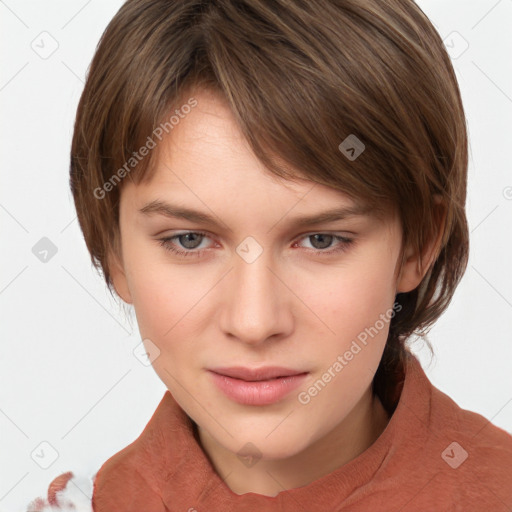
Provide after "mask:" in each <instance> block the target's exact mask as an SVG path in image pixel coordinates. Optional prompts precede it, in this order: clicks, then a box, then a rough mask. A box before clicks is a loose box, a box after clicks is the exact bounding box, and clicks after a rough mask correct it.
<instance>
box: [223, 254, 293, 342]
mask: <svg viewBox="0 0 512 512" xmlns="http://www.w3.org/2000/svg"><path fill="white" fill-rule="evenodd" d="M233 261H234V263H233V265H234V268H233V270H232V271H231V272H230V273H229V276H227V279H226V280H225V288H224V290H223V292H224V293H225V300H224V301H223V302H222V304H223V308H224V310H223V311H222V313H221V328H222V329H223V332H224V333H225V334H226V335H228V336H230V337H232V338H233V337H234V338H236V339H237V340H239V341H241V342H243V343H246V344H248V345H260V344H263V343H264V342H265V341H266V340H268V339H269V338H272V340H274V341H275V340H277V339H279V338H282V337H286V336H288V335H289V334H290V333H291V332H292V330H293V314H292V307H291V306H292V304H291V300H292V297H293V294H292V293H291V292H290V291H289V290H288V288H287V286H286V285H285V284H283V281H284V282H285V283H286V279H285V277H286V276H281V275H280V272H279V270H277V269H275V265H273V264H272V261H271V257H270V251H267V250H263V252H262V254H261V255H260V256H259V257H258V258H257V259H256V260H255V261H253V262H251V263H249V262H247V261H245V260H244V259H243V258H241V257H239V256H238V254H235V255H234V258H233Z"/></svg>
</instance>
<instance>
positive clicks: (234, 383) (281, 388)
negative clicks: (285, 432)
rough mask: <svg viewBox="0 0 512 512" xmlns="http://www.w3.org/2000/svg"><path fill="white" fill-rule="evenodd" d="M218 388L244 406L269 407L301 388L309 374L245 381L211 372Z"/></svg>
mask: <svg viewBox="0 0 512 512" xmlns="http://www.w3.org/2000/svg"><path fill="white" fill-rule="evenodd" d="M210 373H211V375H212V377H213V381H214V382H215V384H216V385H217V387H218V388H219V389H220V390H221V391H222V392H223V393H224V394H225V395H226V396H227V397H228V398H231V399H232V400H234V401H235V402H238V403H239V404H244V405H269V404H273V403H275V402H278V401H279V400H282V399H283V398H284V397H285V396H286V395H288V393H290V392H291V391H293V390H294V389H295V388H297V387H298V386H300V385H301V384H302V383H303V382H304V380H305V378H306V377H307V375H308V374H307V373H301V374H299V375H290V376H289V377H278V378H277V379H270V380H261V381H245V380H241V379H234V378H233V377H227V376H226V375H220V374H218V373H215V372H210Z"/></svg>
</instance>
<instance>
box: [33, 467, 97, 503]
mask: <svg viewBox="0 0 512 512" xmlns="http://www.w3.org/2000/svg"><path fill="white" fill-rule="evenodd" d="M95 476H96V475H93V477H92V478H89V477H85V476H77V475H75V474H74V473H73V472H71V471H67V472H66V473H62V474H60V475H59V476H57V477H56V478H54V479H53V480H52V481H51V483H50V485H49V486H48V492H47V496H46V498H42V497H38V498H36V499H34V500H32V501H31V502H30V503H29V505H28V508H27V511H26V512H57V511H62V512H93V509H92V502H91V492H92V487H93V482H94V478H95Z"/></svg>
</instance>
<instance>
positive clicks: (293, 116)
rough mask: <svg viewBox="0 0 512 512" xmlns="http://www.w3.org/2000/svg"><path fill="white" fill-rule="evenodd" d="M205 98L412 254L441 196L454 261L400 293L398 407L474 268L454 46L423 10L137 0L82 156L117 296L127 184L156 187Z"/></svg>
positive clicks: (93, 238) (75, 154)
mask: <svg viewBox="0 0 512 512" xmlns="http://www.w3.org/2000/svg"><path fill="white" fill-rule="evenodd" d="M199 86H202V87H208V88H209V89H211V90H214V91H216V92H218V93H219V94H221V95H222V96H223V97H224V98H225V99H226V101H227V102H228V104H229V106H230V108H231V110H232V113H233V115H234V117H235V119H236V121H237V122H238V124H239V127H240V129H241V130H242V132H243V134H244V135H245V137H246V138H247V141H248V142H249V144H250V146H251V148H252V149H253V151H254V153H255V155H256V156H257V157H258V158H259V159H260V160H261V161H262V162H263V163H264V164H265V165H266V167H268V169H269V170H270V171H271V172H273V173H275V174H276V175H278V176H281V177H283V178H286V179H293V178H294V176H299V175H300V177H302V178H307V179H310V180H312V181H315V182H317V183H321V184H324V185H327V186H330V187H334V188H337V189H340V190H342V191H343V192H344V193H346V194H347V195H349V196H350V197H352V198H354V199H355V200H357V201H358V202H362V203H364V204H366V205H368V206H369V207H371V208H372V209H373V211H374V212H375V213H376V214H379V215H380V214H382V215H384V214H385V212H390V211H392V210H393V211H396V212H398V213H399V216H400V219H401V224H402V231H403V240H402V251H403V250H404V249H405V246H406V245H408V244H410V245H412V246H413V247H414V248H416V249H417V250H422V248H423V247H424V246H425V244H426V243H427V242H428V241H429V240H431V238H432V237H433V236H434V235H435V231H436V222H435V220H436V219H435V213H434V212H435V209H434V196H435V195H437V196H439V197H441V199H442V202H443V204H444V206H445V211H446V220H445V224H444V232H443V234H442V242H441V246H440V250H439V251H438V253H437V254H436V257H435V259H434V263H433V264H432V265H431V267H430V269H429V272H428V273H427V275H426V276H425V278H424V280H423V281H422V284H421V285H420V286H419V287H418V288H416V289H415V290H413V291H410V292H408V293H402V294H397V297H396V300H397V302H398V303H399V304H400V306H401V308H400V311H399V312H396V314H395V316H394V317H393V318H392V320H391V323H390V332H389V337H388V342H387V345H386V348H385V351H384V355H383V358H382V361H381V364H380V366H379V369H378V371H377V374H376V376H375V379H374V390H375V391H376V392H377V393H378V394H379V395H380V397H381V399H382V400H383V402H384V404H385V405H387V407H388V409H390V408H392V407H393V403H392V402H393V400H392V399H391V398H390V397H391V393H392V390H393V388H392V387H390V386H389V382H390V381H391V380H395V377H394V376H395V375H400V373H401V372H402V367H403V364H402V363H403V359H404V357H406V356H407V348H406V345H405V341H406V340H407V338H409V337H410V335H411V334H413V333H414V334H416V335H420V336H423V335H425V334H426V333H427V330H428V328H430V327H431V326H432V324H433V323H434V322H435V321H436V320H437V318H439V316H440V315H441V314H442V313H443V312H444V311H445V309H446V308H447V306H448V304H449V303H450V301H451V298H452V296H453V293H454V291H455V288H456V286H457V285H458V283H459V281H460V279H461V278H462V275H463V274H464V271H465V269H466V266H467V261H468V252H469V234H468V226H467V220H466V215H465V209H464V208H465V200H466V179H467V163H468V143H467V132H466V120H465V115H464V111H463V106H462V101H461V97H460V91H459V88H458V84H457V80H456V77H455V74H454V71H453V67H452V65H451V62H450V58H449V56H448V54H447V52H446V50H445V48H444V45H443V42H442V40H441V38H440V37H439V34H438V33H437V32H436V30H435V29H434V27H433V26H432V24H431V23H430V21H429V20H428V18H427V17H426V15H425V14H424V13H423V12H422V10H421V9H420V8H419V7H418V6H417V5H416V4H415V3H414V2H413V1H412V0H389V1H386V2H382V1H379V0H365V1H362V0H295V1H292V0H209V1H204V0H174V1H170V0H128V1H127V2H126V3H125V4H124V5H123V6H122V7H121V8H120V10H119V12H118V13H117V14H116V15H115V16H114V18H113V19H112V21H111V22H110V23H109V25H108V27H107V28H106V30H105V32H104V34H103V35H102V38H101V40H100V42H99V44H98V47H97V51H96V53H95V55H94V58H93V60H92V63H91V65H90V68H89V70H88V75H87V80H86V84H85V88H84V91H83V93H82V96H81V99H80V103H79V106H78V110H77V116H76V124H75V128H74V135H73V142H72V149H71V167H70V184H71V189H72V193H73V197H74V200H75V205H76V209H77V214H78V220H79V223H80V227H81V229H82V231H83V234H84V237H85V242H86V244H87V248H88V250H89V252H90V255H91V259H92V262H93V264H94V265H95V266H96V268H98V269H99V270H101V271H102V272H103V275H104V277H105V280H106V282H107V285H108V287H109V289H110V291H111V293H112V282H111V277H110V272H109V255H111V254H116V253H117V251H118V249H119V223H118V221H119V219H118V215H119V198H120V192H121V189H122V184H123V180H124V179H126V177H129V179H131V180H134V182H136V183H138V182H140V181H141V180H143V179H144V180H145V179H149V178H150V177H151V175H152V172H153V169H154V165H152V162H153V161H154V160H155V159H156V158H157V156H156V155H157V151H149V152H148V154H147V156H145V157H144V158H142V159H137V161H136V162H135V161H134V160H133V159H134V154H136V153H137V154H138V149H139V148H141V149H142V147H143V146H144V145H147V144H148V143H149V139H150V138H151V139H152V140H153V139H154V134H155V128H156V127H158V126H162V123H167V124H164V125H163V126H166V127H169V124H170V123H169V121H168V120H169V118H170V112H171V111H173V112H176V113H177V114H178V112H177V111H176V110H177V108H178V107H180V106H181V105H182V104H187V100H186V98H187V97H188V96H187V95H190V94H191V93H192V92H193V90H194V87H199ZM188 103H190V99H189V101H188ZM183 111H185V110H183ZM166 131H168V129H166ZM349 135H352V136H354V135H355V136H356V137H357V139H359V140H360V141H362V143H363V144H364V146H365V148H364V151H363V152H362V153H361V154H360V155H359V156H358V157H357V158H355V159H349V158H347V155H346V154H343V153H342V151H341V150H340V149H339V145H340V143H341V142H342V141H344V140H345V139H346V138H347V137H348V136H349ZM141 152H142V151H141ZM130 159H132V160H130ZM127 162H131V164H130V166H127ZM132 164H133V165H132ZM121 169H124V172H120V171H121ZM114 179H115V180H117V181H113V180H114ZM108 183H110V185H108V186H105V185H106V184H108ZM98 191H101V192H98ZM106 192H108V193H106ZM402 256H403V253H402ZM401 261H403V260H401ZM419 289H422V293H421V296H420V297H418V293H419ZM418 298H419V299H420V300H418Z"/></svg>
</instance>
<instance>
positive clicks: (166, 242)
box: [159, 231, 208, 256]
mask: <svg viewBox="0 0 512 512" xmlns="http://www.w3.org/2000/svg"><path fill="white" fill-rule="evenodd" d="M204 237H208V235H207V234H206V233H202V232H198V231H187V232H185V233H178V234H177V235H173V236H170V237H166V238H161V239H160V240H159V242H160V245H161V246H162V247H164V248H165V249H166V250H168V251H170V252H172V253H175V254H178V255H179V256H192V255H195V256H200V255H201V253H202V252H203V250H202V249H201V250H194V249H197V248H198V247H199V245H200V244H201V242H202V240H201V239H202V238H204ZM174 240H178V241H179V243H180V244H182V246H183V247H184V248H185V249H186V250H185V251H183V250H181V249H178V248H176V244H175V243H173V241H174ZM198 241H199V242H198Z"/></svg>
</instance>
